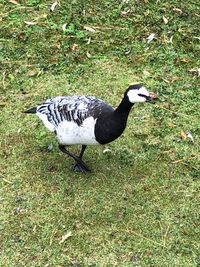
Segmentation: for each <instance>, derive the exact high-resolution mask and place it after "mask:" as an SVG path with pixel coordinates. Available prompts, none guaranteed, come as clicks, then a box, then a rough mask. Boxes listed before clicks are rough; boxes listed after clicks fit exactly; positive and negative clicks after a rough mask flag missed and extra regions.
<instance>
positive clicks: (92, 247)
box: [0, 0, 200, 267]
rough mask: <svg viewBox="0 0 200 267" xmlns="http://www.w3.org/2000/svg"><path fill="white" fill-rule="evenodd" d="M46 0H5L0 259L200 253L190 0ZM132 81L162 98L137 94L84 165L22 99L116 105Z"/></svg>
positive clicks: (48, 261)
mask: <svg viewBox="0 0 200 267" xmlns="http://www.w3.org/2000/svg"><path fill="white" fill-rule="evenodd" d="M51 4H52V2H50V1H39V0H29V1H18V2H15V1H8V2H7V1H1V3H0V5H1V14H0V20H1V33H0V34H1V36H0V40H1V47H0V60H1V67H0V68H1V94H0V110H1V115H0V133H1V135H0V136H1V139H0V145H1V150H0V158H1V160H0V178H1V193H0V205H1V208H0V218H1V223H0V242H1V251H0V253H1V257H0V266H6V267H7V266H9V267H10V266H20V267H21V266H37V267H38V266H42V267H44V266H45V267H50V266H56V267H60V266H63V267H66V266H73V267H74V266H77V267H78V266H79V267H80V266H123V267H125V266H128V267H129V266H189V267H190V266H191V267H197V266H199V264H200V254H199V251H200V247H199V240H200V233H199V185H200V183H199V166H200V156H199V152H200V151H199V150H200V142H199V130H200V128H199V101H200V96H199V95H200V94H199V77H198V68H199V58H198V51H199V39H198V38H199V6H198V5H197V4H196V3H195V1H185V2H183V1H182V2H181V1H177V0H176V1H157V2H156V1H122V2H120V1H119V2H116V1H105V0H104V1H96V2H95V4H94V2H92V1H87V2H85V3H83V2H82V1H73V2H72V3H71V4H68V3H64V2H63V1H60V2H59V4H58V5H57V6H56V9H55V10H54V12H50V11H49V9H50V6H51ZM163 16H164V17H165V18H167V20H168V22H167V24H165V23H164V20H163ZM30 22H31V23H32V25H30ZM65 23H66V29H65V30H64V31H63V30H62V25H63V24H65ZM87 27H89V28H87ZM94 30H95V32H94ZM151 33H155V37H156V38H155V39H154V40H153V41H152V42H151V43H150V44H149V45H147V43H146V38H147V37H148V36H149V35H150V34H151ZM134 82H142V83H144V84H145V85H146V87H147V88H149V90H150V91H154V92H156V93H158V95H159V98H160V100H159V102H158V103H157V104H156V105H154V106H152V105H147V104H146V105H136V106H135V107H134V109H133V111H132V112H131V114H130V117H129V121H128V127H127V129H126V131H125V132H124V134H123V136H122V137H120V138H119V139H118V140H116V141H115V142H113V143H111V144H109V145H107V146H105V147H90V148H88V151H87V152H86V154H85V161H86V162H87V163H88V165H89V166H90V167H91V168H92V170H93V172H92V173H91V174H89V175H81V174H77V173H74V172H73V171H72V170H71V166H72V163H73V161H72V160H71V159H69V158H67V157H65V156H64V155H62V154H61V153H60V152H59V150H58V148H57V143H56V140H55V139H54V136H53V135H52V134H51V133H49V132H47V131H46V129H45V128H44V127H43V126H42V124H41V123H40V121H39V120H38V119H37V118H36V117H34V116H28V115H24V114H23V113H22V111H23V110H25V109H26V108H29V107H32V106H34V105H35V104H36V103H40V102H41V101H42V100H43V99H46V98H47V97H49V96H56V95H68V94H69V95H73V94H88V95H95V96H97V97H99V98H101V99H103V100H105V101H107V102H109V103H111V104H112V105H113V106H116V105H117V104H118V103H119V101H120V99H121V97H122V94H123V92H124V90H125V88H126V87H127V86H128V84H130V83H134ZM189 131H190V132H191V134H192V136H193V139H194V142H192V141H191V140H190V139H189V138H188V137H187V133H188V132H189ZM50 144H51V145H52V147H53V149H52V150H50V151H49V150H48V146H49V145H50ZM105 148H109V151H107V152H106V153H104V149H105ZM71 149H72V151H74V152H77V151H78V149H79V148H78V147H72V148H71ZM65 235H68V238H66V240H65V241H63V242H62V238H65V237H66V236H65Z"/></svg>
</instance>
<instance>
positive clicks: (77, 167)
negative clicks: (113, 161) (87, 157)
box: [73, 163, 91, 173]
mask: <svg viewBox="0 0 200 267" xmlns="http://www.w3.org/2000/svg"><path fill="white" fill-rule="evenodd" d="M73 169H74V171H75V172H83V173H86V172H91V170H90V169H89V168H88V167H87V165H85V164H84V163H83V164H81V163H76V164H75V165H74V168H73Z"/></svg>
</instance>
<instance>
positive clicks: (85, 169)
mask: <svg viewBox="0 0 200 267" xmlns="http://www.w3.org/2000/svg"><path fill="white" fill-rule="evenodd" d="M86 147H87V146H86V145H82V148H81V152H80V155H79V157H78V158H79V159H80V160H81V164H80V162H78V161H76V164H75V165H74V170H75V171H77V172H90V169H89V168H88V167H87V165H86V164H85V163H84V162H83V160H82V157H83V154H84V152H85V149H86ZM82 163H83V164H82Z"/></svg>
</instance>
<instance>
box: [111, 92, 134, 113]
mask: <svg viewBox="0 0 200 267" xmlns="http://www.w3.org/2000/svg"><path fill="white" fill-rule="evenodd" d="M132 106H133V103H131V102H130V101H129V100H128V97H127V96H126V95H125V96H124V98H123V99H122V101H121V103H120V104H119V106H118V107H117V108H116V109H115V114H126V115H127V117H128V114H129V112H130V110H131V108H132Z"/></svg>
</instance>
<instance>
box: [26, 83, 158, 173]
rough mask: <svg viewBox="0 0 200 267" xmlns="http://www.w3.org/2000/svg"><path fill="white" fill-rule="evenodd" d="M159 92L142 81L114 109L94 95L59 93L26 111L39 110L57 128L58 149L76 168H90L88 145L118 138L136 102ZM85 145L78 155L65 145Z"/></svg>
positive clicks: (151, 99) (46, 122)
mask: <svg viewBox="0 0 200 267" xmlns="http://www.w3.org/2000/svg"><path fill="white" fill-rule="evenodd" d="M156 98H157V96H156V94H154V93H149V92H148V91H147V89H146V88H145V87H144V86H143V85H141V84H134V85H130V86H129V87H128V89H127V90H126V91H125V93H124V96H123V98H122V100H121V102H120V104H119V106H118V107H117V108H116V109H114V108H113V107H112V106H110V105H109V104H107V103H105V102H104V101H102V100H100V99H97V98H95V97H93V96H58V97H55V98H51V99H47V100H46V101H45V102H43V103H42V104H40V105H38V106H37V107H34V108H30V109H28V110H26V111H25V112H24V113H30V114H31V113H32V114H36V115H37V116H38V117H39V118H40V119H41V120H42V122H43V124H44V126H46V128H47V129H48V130H49V131H51V132H54V133H55V135H56V137H57V140H58V146H59V149H60V150H61V151H62V152H63V153H65V154H67V155H68V156H70V157H72V158H73V159H74V161H75V166H74V170H75V171H78V172H90V169H89V167H88V166H87V165H86V164H85V162H84V161H83V154H84V152H85V149H86V147H87V145H104V144H107V143H110V142H112V141H114V140H115V139H116V138H118V137H119V136H120V135H121V134H122V133H123V131H124V130H125V128H126V123H127V119H128V116H129V112H130V110H131V108H132V106H133V105H134V104H135V103H142V102H149V103H153V102H154V100H155V99H156ZM78 144H79V145H82V147H81V151H80V154H79V156H77V155H75V154H72V153H71V152H70V151H68V150H67V149H66V146H69V145H78Z"/></svg>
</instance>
